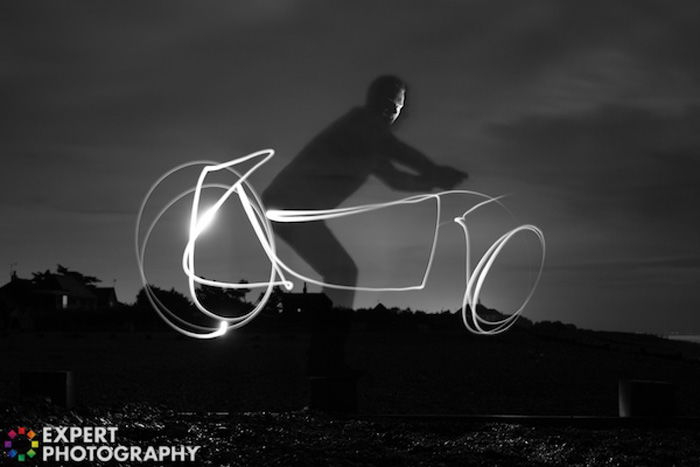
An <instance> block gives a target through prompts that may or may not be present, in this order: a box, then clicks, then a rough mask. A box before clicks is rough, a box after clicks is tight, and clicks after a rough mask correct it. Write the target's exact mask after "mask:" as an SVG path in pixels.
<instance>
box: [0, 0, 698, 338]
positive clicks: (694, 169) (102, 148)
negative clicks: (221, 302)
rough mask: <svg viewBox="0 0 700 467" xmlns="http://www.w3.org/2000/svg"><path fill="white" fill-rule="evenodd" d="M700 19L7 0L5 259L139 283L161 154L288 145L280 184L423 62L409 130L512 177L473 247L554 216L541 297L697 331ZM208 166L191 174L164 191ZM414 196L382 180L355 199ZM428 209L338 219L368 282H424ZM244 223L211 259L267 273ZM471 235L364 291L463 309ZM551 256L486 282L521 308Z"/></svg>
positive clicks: (164, 260)
mask: <svg viewBox="0 0 700 467" xmlns="http://www.w3.org/2000/svg"><path fill="white" fill-rule="evenodd" d="M699 23H700V4H698V3H697V2H694V1H676V2H673V3H672V4H670V3H668V2H661V1H657V2H648V1H644V2H642V1H637V2H562V1H541V2H519V1H511V2H492V1H483V2H467V1H465V2H446V1H444V2H440V1H439V2H436V1H430V2H428V1H426V2H399V1H383V2H369V1H352V2H349V1H348V2H343V3H338V2H332V3H331V2H323V1H272V0H269V1H254V2H253V1H251V2H218V1H217V2H213V1H212V2H206V1H205V2H202V1H199V2H178V1H167V2H166V1H162V2H122V1H119V2H117V1H111V2H49V1H46V2H34V1H22V2H5V3H4V4H3V5H2V7H0V37H1V38H2V41H1V44H2V46H1V47H2V54H0V60H2V67H0V80H1V82H2V89H3V105H2V111H1V112H2V113H0V115H1V118H2V125H1V126H0V132H1V138H0V145H1V146H0V147H1V152H0V154H1V155H2V170H1V171H0V185H1V186H2V197H1V198H0V213H1V217H2V227H3V228H2V229H0V241H1V242H0V259H1V260H2V262H3V263H4V265H5V267H6V268H7V269H6V270H7V273H8V278H9V271H10V267H11V264H12V263H17V266H16V269H17V271H18V273H19V275H20V276H29V275H30V273H31V272H32V271H37V270H45V269H47V268H54V267H55V264H56V263H61V264H64V265H66V266H69V267H71V268H74V269H78V270H80V271H82V272H84V273H86V274H91V275H96V276H98V277H100V278H101V279H103V280H104V282H105V283H107V284H111V283H112V281H113V280H115V279H116V286H117V293H118V295H119V298H120V299H121V300H122V301H125V302H130V301H133V299H134V296H135V294H136V292H137V290H138V288H139V286H140V284H139V281H138V279H137V268H136V261H135V259H134V253H133V252H132V250H133V246H132V244H133V228H134V222H135V217H136V212H137V209H138V206H139V203H140V201H141V199H142V197H143V195H144V194H145V192H146V190H147V189H148V188H149V186H150V185H151V183H152V182H153V181H154V180H155V179H156V178H157V177H158V176H159V175H160V174H161V173H163V172H164V171H166V170H167V169H169V168H170V167H172V166H175V165H177V164H180V163H183V162H186V161H189V160H194V159H213V160H218V161H224V160H229V159H232V158H235V157H238V156H240V155H243V154H246V153H249V152H252V151H255V150H258V149H262V148H266V147H272V148H274V149H276V151H277V157H276V158H275V159H273V160H272V161H271V162H270V163H269V164H268V166H266V167H264V168H263V169H261V170H260V172H259V173H258V174H256V176H255V178H254V179H253V183H254V184H255V185H256V186H257V187H259V188H260V189H263V188H264V187H265V186H266V185H267V183H269V181H270V180H271V178H272V176H274V174H275V173H277V172H278V171H279V170H280V169H281V168H282V167H284V165H285V164H286V163H288V162H289V161H290V160H291V158H292V157H293V156H294V155H295V154H296V153H297V152H298V151H299V149H300V148H301V147H302V146H303V145H304V144H305V143H306V142H307V141H308V140H309V139H310V138H311V137H312V136H314V134H316V133H317V132H318V131H319V130H320V129H322V128H323V127H324V126H326V125H327V124H328V123H330V122H331V121H332V120H333V119H335V118H337V117H338V116H340V115H342V114H343V113H344V112H346V111H347V110H348V109H349V108H351V107H352V106H354V105H357V104H360V103H361V102H362V100H363V96H364V92H365V88H366V85H367V83H368V82H369V81H370V80H371V79H372V78H374V77H375V76H377V75H379V74H382V73H387V72H391V73H395V74H398V75H399V76H401V77H403V78H404V79H405V80H406V81H407V82H408V83H409V92H408V94H407V102H406V108H405V111H406V112H405V115H403V116H402V120H401V121H400V124H399V125H397V135H398V136H399V137H400V138H401V139H403V140H404V141H406V142H408V143H410V144H412V145H413V146H415V147H417V148H419V149H421V150H422V151H424V152H425V153H426V154H428V155H429V156H430V157H431V158H432V159H433V160H435V161H436V162H438V163H441V164H449V165H453V166H456V167H459V168H461V169H462V170H466V171H468V172H469V173H470V175H471V178H470V180H469V182H468V183H466V184H465V185H464V186H463V187H464V188H466V189H474V190H479V191H482V192H484V193H488V194H491V195H498V194H504V193H507V194H509V197H508V198H507V201H506V203H507V205H508V207H509V209H510V210H511V212H512V213H513V216H514V217H509V216H508V215H507V214H506V215H504V214H503V213H499V212H496V211H495V210H494V211H493V212H491V211H489V212H484V213H483V214H482V215H480V216H477V217H475V218H474V219H473V221H472V223H471V224H470V227H471V229H472V231H473V233H474V235H475V248H477V249H481V250H482V251H483V249H484V248H486V247H487V246H488V245H489V243H490V242H492V241H494V240H496V238H497V237H498V236H499V235H500V234H501V233H503V232H504V231H505V230H507V229H509V228H512V227H514V226H515V225H517V224H520V223H533V224H536V225H538V226H539V227H540V228H542V230H543V231H544V232H545V235H546V238H547V248H548V251H547V254H548V256H547V261H546V267H545V273H544V276H543V279H542V282H541V283H540V286H539V288H538V290H537V292H536V294H535V297H534V299H533V301H532V302H531V304H530V306H529V307H528V308H527V309H526V310H525V315H526V316H528V317H530V318H532V319H536V320H541V319H549V320H561V321H565V322H572V323H575V324H577V325H579V326H583V327H588V328H595V329H616V330H629V331H646V332H654V333H666V332H673V331H676V332H687V333H698V332H700V291H699V290H698V287H697V283H698V278H699V277H700V240H699V239H700V236H699V235H698V228H699V227H700V214H699V212H700V211H699V210H698V209H697V204H698V199H699V197H700V184H698V183H697V178H698V177H697V173H698V170H700V131H699V130H700V105H699V104H700V62H699V61H698V60H697V54H698V46H697V44H700V32H698V28H697V24H699ZM196 175H197V174H196V173H195V172H191V173H186V174H182V177H179V178H176V179H174V180H173V181H172V186H169V187H164V189H163V192H162V193H159V194H158V196H156V198H155V199H154V203H155V204H154V206H153V209H156V208H158V207H159V205H158V203H163V202H164V201H167V198H168V190H171V191H170V193H171V194H175V193H177V192H178V191H179V190H182V189H185V188H187V187H188V186H191V185H192V184H193V183H194V181H195V178H196ZM403 195H404V194H401V193H395V192H392V191H391V190H389V189H388V188H386V187H384V186H382V185H381V183H380V182H379V181H377V180H371V181H370V182H369V183H368V184H367V186H365V187H363V188H362V189H361V190H360V191H359V192H358V193H356V195H355V196H354V198H353V199H351V200H348V203H347V204H361V203H365V202H375V201H388V200H392V199H396V198H397V197H400V196H403ZM453 204H454V205H452V204H451V205H450V209H455V210H458V209H459V208H460V206H458V205H457V204H459V203H453ZM160 206H162V204H160ZM232 209H233V207H232ZM185 216H186V209H185V206H182V209H179V208H177V209H174V210H173V211H172V212H171V213H170V214H169V216H166V218H165V219H164V222H163V224H162V227H160V228H159V229H157V231H156V232H155V234H154V239H153V244H152V246H153V248H152V249H151V251H150V253H149V256H148V263H147V268H150V269H149V271H150V274H151V277H152V280H153V282H154V283H155V284H156V285H159V286H163V287H170V286H176V287H180V286H181V285H182V283H183V281H182V277H181V275H180V274H179V272H178V269H177V265H178V262H179V256H180V254H181V249H182V244H181V242H182V239H183V238H184V225H185V222H186V219H185ZM234 216H235V213H231V218H232V219H233V217H234ZM426 219H427V222H428V225H429V223H430V213H429V212H422V211H421V212H414V213H408V214H407V213H398V214H396V217H395V218H393V219H390V220H389V221H387V220H386V219H384V220H381V219H371V220H368V221H366V222H364V221H363V222H361V223H355V224H352V225H340V224H339V225H338V226H335V227H334V228H337V229H338V235H339V237H340V238H341V239H343V241H344V242H346V243H347V245H348V248H349V250H350V251H351V252H352V253H353V254H354V255H355V256H356V258H357V261H358V264H359V265H360V268H361V275H360V282H361V283H363V284H369V283H386V284H389V283H391V282H398V283H400V284H405V283H407V282H408V283H410V282H414V278H415V277H417V276H418V275H419V273H420V269H421V266H422V263H421V261H422V260H423V258H424V255H425V246H426V245H425V231H424V225H425V222H426ZM370 221H371V222H370ZM372 222H377V225H375V226H373V227H372V225H373V224H372ZM382 222H384V224H382ZM387 222H388V223H387ZM410 222H414V223H415V225H412V224H411V223H410ZM224 224H225V223H223V222H219V223H218V224H217V225H216V226H215V227H216V229H217V230H216V232H218V233H212V239H211V240H212V244H216V243H217V242H219V247H220V248H224V250H223V254H222V252H221V249H220V248H219V249H218V250H217V251H218V253H214V252H213V251H214V250H213V249H211V248H210V250H212V251H209V252H208V253H207V251H206V248H205V247H203V248H204V249H203V258H204V259H205V260H206V259H207V258H208V259H209V260H210V263H211V264H210V266H209V267H210V268H211V274H214V273H216V274H221V275H222V277H221V279H232V280H238V279H240V278H243V277H245V278H247V279H251V280H252V279H256V278H255V277H252V276H251V275H252V274H256V271H257V270H256V268H257V266H256V264H258V263H256V262H255V261H257V260H254V259H251V258H252V256H251V255H250V254H248V253H250V251H252V249H250V248H244V251H243V252H242V253H241V252H237V251H234V250H236V245H235V242H234V241H232V240H231V238H232V236H235V235H241V236H242V237H245V234H239V233H237V232H235V233H234V232H231V231H230V230H228V229H226V228H225V227H226V225H224ZM233 224H235V222H234V223H232V225H233ZM418 224H420V225H418ZM236 225H237V224H236ZM368 226H370V227H368ZM360 234H362V235H360ZM227 239H228V240H227ZM358 239H360V240H358ZM353 240H355V241H354V243H353ZM461 241H462V240H461V238H460V236H459V231H458V230H456V229H454V230H449V229H446V230H445V233H444V236H443V237H442V238H441V243H440V246H439V248H438V251H437V258H436V266H435V270H434V271H433V275H432V277H431V279H430V281H429V283H428V287H427V288H426V290H424V291H421V292H415V293H414V292H411V293H409V294H403V295H397V294H362V295H360V296H358V299H357V302H356V305H358V306H372V305H374V304H376V303H377V302H379V301H382V302H384V303H386V304H390V305H394V304H395V305H399V306H411V307H412V308H414V309H426V310H440V309H445V308H450V309H454V308H455V307H456V306H457V305H458V304H459V303H460V301H461V293H462V290H461V284H460V283H461V281H462V280H463V274H464V271H463V266H462V263H463V245H462V244H461V243H460V242H461ZM222 245H224V246H222ZM236 255H238V256H236ZM536 255H537V244H536V243H535V242H534V240H533V239H532V238H526V237H524V236H523V237H522V238H519V239H518V241H517V242H514V243H513V245H512V246H510V247H509V248H508V249H507V250H506V251H504V255H503V257H502V258H501V259H500V261H499V263H498V266H497V267H496V269H495V270H494V274H493V277H492V278H490V279H489V283H488V285H487V289H486V292H485V295H484V302H485V303H486V304H487V305H491V306H495V307H497V308H499V309H501V310H503V311H508V310H509V308H511V307H513V306H516V305H517V303H518V300H520V299H521V298H522V297H523V295H524V293H525V292H526V291H527V284H528V280H530V279H531V273H532V268H533V265H535V263H533V258H535V257H536ZM230 258H234V260H233V261H230ZM528 259H529V260H528ZM213 260H216V261H213ZM290 261H292V262H294V261H295V260H294V258H291V257H290ZM263 266H264V265H263ZM299 267H300V268H301V269H303V268H304V266H303V265H301V264H300V265H299ZM262 269H263V270H264V267H263V268H262ZM223 276H226V277H223ZM382 281H385V282H382Z"/></svg>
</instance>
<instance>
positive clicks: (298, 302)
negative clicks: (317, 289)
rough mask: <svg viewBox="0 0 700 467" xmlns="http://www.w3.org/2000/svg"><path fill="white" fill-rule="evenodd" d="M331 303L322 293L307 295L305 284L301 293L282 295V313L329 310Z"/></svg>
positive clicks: (331, 306)
mask: <svg viewBox="0 0 700 467" xmlns="http://www.w3.org/2000/svg"><path fill="white" fill-rule="evenodd" d="M331 308H333V301H332V300H331V299H330V298H328V295H326V294H324V293H308V292H307V291H306V284H304V291H303V292H302V293H285V294H283V295H282V312H283V313H299V312H310V311H314V310H330V309H331Z"/></svg>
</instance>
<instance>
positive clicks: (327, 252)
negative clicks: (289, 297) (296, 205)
mask: <svg viewBox="0 0 700 467" xmlns="http://www.w3.org/2000/svg"><path fill="white" fill-rule="evenodd" d="M278 227H281V228H278ZM275 232H276V233H277V234H279V236H280V237H282V238H283V239H284V240H285V242H287V243H288V244H289V246H291V247H292V248H293V249H294V251H296V252H297V254H298V255H299V256H301V258H302V259H304V260H305V261H306V262H307V263H308V264H309V265H310V266H311V267H312V268H313V269H314V270H315V271H316V272H318V273H319V274H321V276H322V280H323V281H324V282H328V283H334V284H340V285H348V286H354V285H355V284H356V283H357V266H355V262H354V261H353V260H352V258H351V257H350V255H349V254H348V253H347V252H346V251H345V249H344V248H343V247H342V245H341V244H340V242H338V240H337V239H336V238H335V236H334V235H333V232H331V230H330V229H329V228H328V227H327V226H326V225H325V224H324V223H321V222H313V223H299V224H278V225H276V226H275ZM323 292H324V293H326V294H327V295H328V296H329V298H330V299H331V300H332V301H333V305H334V306H335V309H332V310H317V309H314V310H308V312H309V319H310V322H311V323H310V324H311V342H310V345H309V354H308V357H309V358H308V373H309V374H310V375H316V376H318V375H326V376H330V375H344V374H345V373H347V371H348V368H347V364H346V362H345V341H346V340H347V335H348V332H349V328H350V313H349V312H348V311H347V310H345V309H349V308H351V307H352V303H353V298H354V291H352V290H336V289H331V288H327V287H324V288H323ZM339 308H344V309H339Z"/></svg>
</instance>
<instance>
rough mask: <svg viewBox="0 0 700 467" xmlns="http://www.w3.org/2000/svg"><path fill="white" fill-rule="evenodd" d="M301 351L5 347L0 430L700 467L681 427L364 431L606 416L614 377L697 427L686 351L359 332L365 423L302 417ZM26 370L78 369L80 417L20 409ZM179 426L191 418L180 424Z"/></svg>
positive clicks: (146, 338)
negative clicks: (632, 381) (522, 417)
mask: <svg viewBox="0 0 700 467" xmlns="http://www.w3.org/2000/svg"><path fill="white" fill-rule="evenodd" d="M307 347H308V334H306V333H305V332H304V331H303V330H299V331H298V332H295V331H294V330H291V331H290V330H286V331H285V332H278V331H274V330H267V331H264V332H262V331H260V332H258V331H256V330H252V331H248V330H245V331H243V332H238V333H231V334H230V335H227V336H226V337H225V338H224V339H221V340H217V341H197V340H191V339H184V338H180V337H178V336H177V335H175V334H173V333H169V332H156V333H150V334H147V333H118V334H110V333H83V334H77V335H71V334H59V333H44V334H37V333H20V334H10V335H5V336H2V337H0V357H1V358H2V361H3V371H2V372H1V373H0V410H2V411H0V428H2V429H6V428H7V427H6V426H5V425H8V426H13V425H17V424H26V425H30V426H31V425H38V426H42V425H44V424H47V423H62V424H72V425H90V424H95V425H112V424H115V425H117V426H119V427H120V435H123V436H124V437H125V438H127V439H133V440H136V441H138V442H141V441H143V442H144V443H146V444H153V443H152V441H153V440H154V439H155V440H156V441H157V440H158V439H161V440H163V442H164V443H165V441H167V443H165V444H180V443H181V442H182V441H181V440H188V441H189V443H190V444H192V443H194V441H198V442H200V443H201V444H202V446H203V448H202V449H203V450H202V452H203V457H202V459H203V462H204V463H203V464H202V465H249V464H256V465H365V464H368V465H406V464H408V465H441V464H443V465H700V429H697V428H693V427H683V426H681V425H673V424H671V425H670V426H655V425H653V424H652V425H645V426H629V427H608V428H603V427H599V428H596V427H594V428H582V427H576V426H557V427H554V426H529V425H520V424H513V423H486V422H483V421H482V422H469V423H467V422H464V421H459V420H454V419H453V420H447V421H443V422H430V423H426V422H424V421H421V420H420V419H406V420H386V419H377V418H372V417H374V416H375V415H377V414H392V413H393V414H484V413H492V414H493V413H496V414H538V415H594V416H611V417H614V416H616V415H617V404H618V400H617V384H618V379H619V378H639V379H660V380H665V381H671V382H673V383H675V385H676V387H677V392H676V401H677V407H678V413H679V414H680V415H683V416H700V396H699V395H698V388H700V360H699V357H700V346H698V345H695V344H689V343H679V342H671V341H668V340H665V339H659V338H655V337H652V336H638V335H630V334H616V333H600V332H591V331H580V330H572V329H565V328H553V329H550V328H547V327H542V328H540V329H538V330H537V331H536V332H535V331H533V330H522V329H520V330H514V332H509V333H507V334H505V335H502V336H495V337H482V336H473V335H470V334H468V333H467V332H466V331H463V330H461V329H460V330H459V332H457V331H455V332H447V333H445V332H435V331H434V330H431V329H429V328H424V327H419V328H416V329H406V330H391V331H389V330H381V329H380V330H377V329H364V328H357V327H356V328H355V329H354V330H353V332H352V333H351V335H350V339H349V342H348V359H349V362H350V364H351V366H353V367H355V368H359V369H362V370H364V374H363V375H362V376H361V378H360V380H359V383H358V393H359V407H360V418H359V419H342V418H328V417H323V416H320V415H313V414H309V413H307V412H303V411H302V410H301V409H302V408H303V407H304V406H305V405H306V404H307V400H308V386H307V380H306V377H305V376H304V362H305V352H306V349H307ZM34 369H71V370H73V371H74V372H75V375H76V386H77V396H78V406H77V408H76V409H75V410H74V411H70V412H69V411H65V410H61V409H59V408H55V407H51V406H47V405H45V404H43V403H42V402H39V401H36V400H34V401H29V400H24V401H23V400H22V399H21V397H20V395H19V390H18V383H17V379H18V378H17V374H18V372H19V371H21V370H34ZM183 411H185V412H196V413H198V414H199V415H192V416H183V415H177V414H178V413H181V412H183ZM206 411H226V412H230V413H231V414H232V415H229V416H216V415H205V414H204V412H206ZM696 426H697V425H696ZM0 459H4V457H3V456H0ZM8 465H10V464H8ZM83 465H84V464H83Z"/></svg>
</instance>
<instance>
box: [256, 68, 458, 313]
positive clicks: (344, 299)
mask: <svg viewBox="0 0 700 467" xmlns="http://www.w3.org/2000/svg"><path fill="white" fill-rule="evenodd" d="M405 102H406V84H405V83H404V82H403V81H402V80H401V79H399V78H397V77H395V76H381V77H379V78H377V79H375V80H374V81H373V82H372V84H371V85H370V87H369V89H368V91H367V99H366V102H365V105H364V106H363V107H356V108H353V109H352V110H350V111H349V112H348V113H347V114H345V115H343V116H342V117H340V118H339V119H338V120H336V121H335V122H333V123H332V124H331V125H330V126H329V127H328V128H326V129H325V130H323V131H322V132H321V133H320V134H319V135H318V136H316V137H315V138H314V139H312V140H311V142H309V143H308V144H307V145H306V146H305V147H304V148H303V149H302V151H301V152H300V153H299V155H297V157H295V158H294V159H293V160H292V161H291V162H290V163H289V165H287V166H286V167H285V168H284V169H283V170H282V171H281V172H280V173H279V174H278V175H277V177H276V178H275V179H274V180H273V181H272V183H271V184H270V186H269V187H268V188H267V189H266V190H265V192H264V193H263V201H264V203H265V205H266V206H267V207H268V208H274V209H333V208H335V207H337V206H338V205H339V204H341V203H342V202H343V201H345V200H346V199H347V198H348V197H349V196H350V195H352V194H353V193H354V192H355V191H356V190H357V189H358V188H359V187H360V186H362V184H363V183H365V181H366V180H367V179H368V178H369V176H370V175H374V176H376V177H378V178H379V179H380V180H382V181H383V182H384V183H386V184H387V185H388V186H390V187H391V188H394V189H396V190H402V191H413V192H429V191H430V190H432V189H434V188H441V189H451V188H453V187H454V186H456V185H457V184H458V183H460V182H461V181H463V180H464V179H466V177H467V174H466V173H463V172H460V171H458V170H456V169H453V168H450V167H445V166H439V165H436V164H434V163H433V162H431V161H430V159H428V158H427V157H426V156H425V155H424V154H423V153H421V152H420V151H417V150H416V149H414V148H412V147H410V146H409V145H407V144H405V143H403V142H401V141H399V140H398V139H397V138H396V137H395V136H394V134H393V133H392V132H391V126H392V125H393V124H394V122H395V121H396V119H397V118H398V117H399V114H400V113H401V109H402V108H403V106H404V105H405ZM395 164H399V165H401V166H404V167H406V168H408V169H410V170H412V171H413V172H409V171H406V170H401V169H400V168H398V167H397V166H396V165H395ZM274 230H275V232H276V233H277V234H278V235H279V236H280V237H282V238H283V239H284V240H285V242H286V243H288V244H289V245H290V246H291V247H292V248H293V249H294V251H296V252H297V253H298V254H299V256H300V257H301V258H302V259H304V260H305V261H306V262H307V263H308V264H309V265H310V266H311V267H312V268H313V269H314V270H315V271H316V272H317V273H319V274H320V275H321V277H322V280H323V282H326V283H329V284H337V285H344V286H354V285H356V283H357V273H358V272H357V266H356V265H355V262H354V261H353V259H352V258H351V257H350V255H349V254H348V253H347V251H345V248H343V246H342V245H341V244H340V242H338V239H337V238H336V237H335V235H333V232H332V231H331V230H330V229H329V228H328V226H327V225H326V224H325V222H321V221H319V222H305V223H298V224H294V223H289V224H287V223H278V224H275V225H274ZM323 292H324V293H326V294H327V295H328V296H329V297H330V298H331V300H332V301H333V303H334V305H335V306H336V307H343V308H352V305H353V299H354V292H353V291H351V290H336V289H331V288H324V290H323Z"/></svg>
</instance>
